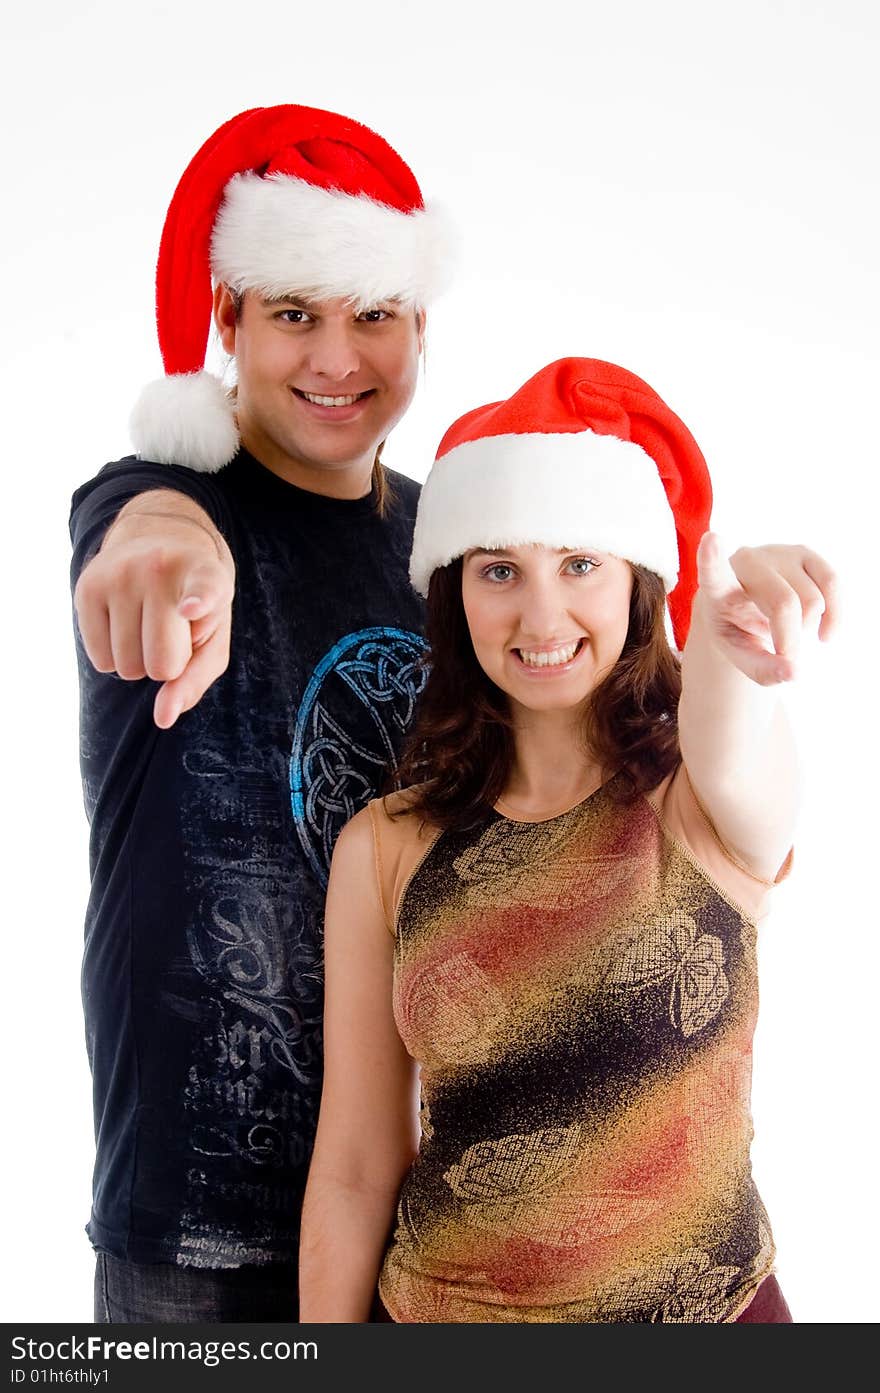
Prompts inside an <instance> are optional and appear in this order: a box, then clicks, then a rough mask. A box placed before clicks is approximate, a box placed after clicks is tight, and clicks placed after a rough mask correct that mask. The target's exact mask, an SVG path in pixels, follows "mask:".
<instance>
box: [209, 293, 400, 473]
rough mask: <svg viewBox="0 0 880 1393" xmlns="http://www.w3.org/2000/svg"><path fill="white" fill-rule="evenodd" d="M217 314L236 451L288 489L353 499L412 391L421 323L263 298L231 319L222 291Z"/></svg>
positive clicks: (247, 299) (391, 308) (395, 312)
mask: <svg viewBox="0 0 880 1393" xmlns="http://www.w3.org/2000/svg"><path fill="white" fill-rule="evenodd" d="M214 314H215V319H216V323H217V327H218V330H219V332H220V339H221V342H222V344H223V347H224V349H225V350H226V352H227V353H229V354H232V355H234V357H235V360H236V368H237V374H238V393H237V400H236V414H237V417H238V425H239V431H240V434H241V439H242V443H243V444H244V445H245V447H246V448H247V449H248V450H249V451H250V452H251V454H253V455H254V456H255V458H257V459H258V460H260V462H261V463H262V464H264V465H266V467H267V468H269V469H272V470H273V472H275V473H276V474H280V475H281V476H282V477H283V478H286V479H288V480H289V481H290V482H291V483H295V484H299V485H300V486H301V487H305V488H309V489H311V490H312V491H314V492H318V493H328V494H331V495H334V496H337V497H358V496H360V495H361V494H363V493H364V492H365V491H366V489H367V487H368V483H369V475H370V471H371V469H372V466H373V460H374V458H375V454H376V449H377V447H378V445H379V444H380V442H381V441H383V440H384V439H385V438H386V436H387V435H388V434H389V432H390V431H391V430H392V429H393V428H394V426H395V425H396V424H397V422H398V421H399V420H400V418H401V416H402V415H403V414H404V412H405V411H406V409H407V407H408V406H409V404H410V402H411V401H412V398H413V394H414V392H415V388H416V381H417V378H418V365H419V354H420V352H421V346H422V333H423V323H424V321H423V318H422V316H421V314H420V313H419V312H417V311H416V310H415V309H413V308H412V307H403V306H402V305H399V304H397V303H395V302H394V301H393V300H388V301H383V302H382V303H381V304H380V305H376V306H375V307H373V308H371V309H368V310H364V311H360V312H358V311H356V310H354V309H353V308H352V306H351V304H349V303H348V302H346V301H344V300H341V299H334V300H323V301H321V302H319V303H316V302H307V301H305V300H302V299H297V298H291V299H285V300H264V299H262V298H261V297H260V296H259V295H258V294H256V292H252V291H247V292H246V293H245V295H244V299H243V301H242V303H241V306H240V310H239V312H238V314H236V309H235V304H234V302H233V300H232V296H231V295H230V293H229V291H228V290H227V289H226V287H225V286H218V288H217V291H216V293H215V296H214Z"/></svg>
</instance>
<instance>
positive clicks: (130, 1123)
mask: <svg viewBox="0 0 880 1393" xmlns="http://www.w3.org/2000/svg"><path fill="white" fill-rule="evenodd" d="M443 243H444V233H443V229H442V227H441V225H440V222H439V219H438V218H437V217H436V215H435V214H432V213H431V212H430V211H427V210H426V209H425V207H424V204H423V201H422V197H421V193H420V191H419V188H418V185H417V183H416V181H415V179H414V177H413V175H412V173H411V172H410V170H409V169H408V168H407V166H406V165H405V164H404V163H403V161H402V160H401V159H400V158H399V156H397V155H396V153H395V152H394V151H393V150H392V149H391V148H390V147H389V146H388V145H387V144H386V143H385V142H384V141H383V140H381V138H380V137H379V136H377V135H375V134H374V133H373V132H371V131H369V130H367V129H366V128H365V127H363V126H360V125H358V124H356V123H355V122H352V121H348V120H346V119H345V118H343V117H340V116H335V115H333V114H332V113H328V112H322V111H314V110H310V109H308V108H304V107H297V106H281V107H274V108H265V109H257V110H254V111H249V112H245V113H243V114H242V115H240V116H237V117H235V118H233V119H232V120H231V121H229V122H227V123H226V125H224V126H222V127H221V128H220V130H219V131H217V132H216V133H215V134H214V135H213V136H212V137H211V138H210V139H209V140H208V141H207V142H206V144H205V145H204V146H203V147H202V149H201V150H200V151H199V152H198V154H197V155H196V156H195V158H194V159H193V161H192V162H191V164H190V165H189V167H188V168H187V170H186V172H185V173H184V175H183V178H182V179H181V181H180V184H179V185H178V188H177V191H176V193H175V195H174V198H173V200H172V203H171V206H170V208H169V211H168V216H167V219H166V223H165V229H164V232H163V237H162V243H161V249H160V254H159V263H158V270H157V325H158V332H159V341H160V346H161V348H162V354H163V361H164V364H165V369H166V373H167V376H166V378H165V379H164V380H162V381H161V382H160V383H158V384H154V385H153V387H151V388H148V389H147V392H146V393H145V394H144V397H143V398H142V400H141V402H140V404H139V406H138V407H137V409H136V411H135V415H134V417H133V421H132V429H133V434H134V435H135V443H136V445H137V447H138V456H137V457H128V458H126V459H123V460H121V461H119V462H118V463H116V464H111V465H108V466H106V467H105V468H104V469H103V470H102V471H101V472H100V473H99V474H98V475H97V476H96V478H94V479H92V480H91V481H90V482H89V483H88V484H86V485H84V486H83V487H82V488H81V489H79V490H78V492H77V493H76V494H75V496H74V500H73V509H72V514H71V536H72V539H73V544H74V557H73V579H74V582H75V607H76V614H77V621H78V653H79V662H80V676H81V688H82V704H81V726H82V769H83V780H84V790H85V799H86V807H87V811H88V812H89V815H90V819H91V824H92V839H91V863H92V893H91V897H90V901H89V907H88V913H87V921H86V947H85V961H84V977H83V981H84V1000H85V1010H86V1026H87V1037H88V1046H89V1055H90V1061H91V1065H92V1071H93V1077H94V1095H95V1109H96V1136H97V1160H96V1167H95V1181H94V1201H93V1208H92V1216H91V1220H90V1223H89V1225H88V1233H89V1235H90V1237H91V1240H92V1243H93V1245H94V1247H95V1248H96V1250H97V1255H98V1261H97V1272H96V1284H95V1297H96V1311H95V1319H96V1320H99V1321H116V1322H122V1321H160V1320H162V1321H196V1320H219V1321H244V1320H291V1319H296V1313H297V1307H296V1266H295V1264H296V1255H297V1241H298V1225H299V1209H300V1202H301V1195H302V1191H303V1188H304V1184H305V1178H306V1171H307V1166H308V1160H309V1155H310V1150H311V1144H312V1137H313V1132H314V1126H315V1118H316V1114H317V1105H318V1100H319V1090H320V1080H321V1038H320V1022H321V1004H322V985H321V984H322V960H321V918H322V907H323V897H324V886H325V883H326V876H327V868H328V864H329V858H330V854H331V851H332V847H333V843H334V840H335V837H336V835H337V833H338V831H339V830H340V828H341V827H342V826H343V824H344V823H345V822H346V821H347V820H348V818H349V817H350V816H351V815H352V814H353V813H354V812H355V811H356V810H357V809H358V808H359V807H361V806H362V805H363V804H364V803H365V802H366V801H367V799H368V798H370V797H372V796H373V795H374V794H375V793H376V791H377V790H378V789H379V788H380V787H381V785H382V783H383V780H384V777H385V774H386V771H387V767H388V765H389V762H390V761H391V759H392V758H393V755H394V752H395V750H396V748H397V746H398V743H399V739H400V736H401V735H402V733H403V731H404V730H405V728H406V726H407V724H408V721H409V718H410V715H411V712H412V707H413V703H414V700H415V698H416V696H417V694H418V691H419V688H420V685H421V680H422V678H421V669H420V665H419V659H420V656H421V653H422V650H423V643H422V640H421V638H420V629H421V618H422V616H421V610H420V606H419V603H418V601H417V598H416V596H415V595H414V593H413V592H412V591H411V589H410V587H409V584H408V581H407V563H408V556H409V550H410V543H411V536H412V527H413V522H414V516H415V508H416V501H417V495H418V488H417V486H416V485H415V484H414V483H413V482H412V481H411V480H409V479H405V478H404V477H403V476H400V475H394V474H390V473H389V472H388V471H385V470H384V469H383V467H382V465H381V463H380V462H379V452H380V450H381V446H382V443H383V441H384V440H385V439H386V437H387V435H388V433H389V431H390V430H391V429H392V428H393V426H394V425H395V424H396V423H397V421H398V420H399V419H400V417H401V416H402V415H403V413H404V412H405V410H406V409H407V407H408V405H409V403H410V401H411V399H412V395H413V392H414V389H415V384H416V376H417V370H418V362H419V354H420V352H421V347H422V337H423V333H424V306H425V304H426V302H427V300H428V299H429V297H430V295H431V293H432V292H433V290H434V289H435V288H436V282H437V280H438V271H442V268H443V264H444V261H445V253H444V247H443ZM212 286H213V288H212ZM212 314H213V319H214V323H215V325H216V328H217V331H218V333H219V336H220V340H221V343H222V345H223V348H224V349H225V350H226V352H227V353H228V354H229V355H231V357H233V358H234V359H235V367H236V378H237V383H236V387H235V389H234V392H233V393H232V394H227V392H226V391H225V390H224V388H223V387H222V386H221V384H220V383H219V382H218V381H217V380H216V379H215V378H212V377H210V376H209V375H208V374H206V373H205V372H203V371H201V369H202V366H203V362H204V353H205V345H206V339H207V334H208V330H209V326H210V319H211V315H212Z"/></svg>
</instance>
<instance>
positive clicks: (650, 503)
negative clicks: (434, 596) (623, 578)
mask: <svg viewBox="0 0 880 1393" xmlns="http://www.w3.org/2000/svg"><path fill="white" fill-rule="evenodd" d="M529 544H534V545H537V546H545V547H585V548H590V547H595V548H596V550H597V551H605V552H609V553H610V554H611V555H613V556H620V557H622V558H623V559H624V560H626V561H632V562H634V563H635V564H636V565H639V566H645V567H647V569H648V570H650V571H655V572H656V573H657V574H658V575H659V576H661V577H662V578H663V581H664V583H665V585H666V590H667V592H669V591H670V590H673V589H674V588H675V584H676V581H677V579H678V542H677V538H676V531H675V518H674V516H673V513H672V509H671V508H670V506H669V500H668V499H667V497H666V490H665V489H664V487H663V484H662V482H661V479H660V475H659V474H658V472H657V465H656V463H655V462H654V460H653V459H652V458H651V456H650V455H648V454H647V453H646V451H644V450H643V449H642V447H641V446H640V445H635V444H634V443H633V442H632V441H628V440H620V439H618V437H617V436H614V435H597V434H596V432H595V431H591V430H584V431H575V432H572V433H570V434H569V433H562V432H560V433H554V434H539V433H535V434H531V433H530V434H527V435H495V436H483V437H481V438H480V439H478V440H468V441H465V442H463V443H462V444H461V445H456V446H455V447H454V448H453V449H451V450H450V451H449V453H448V454H446V455H443V456H442V457H441V458H440V459H438V460H436V461H435V463H434V466H433V468H432V470H431V473H430V474H429V475H428V479H427V482H426V483H425V486H424V488H423V489H422V494H421V498H420V499H419V508H418V514H417V516H416V527H415V535H414V537H413V550H412V556H411V559H410V572H409V573H410V579H411V581H412V583H413V585H414V586H415V588H416V590H418V592H419V593H420V594H421V595H427V593H428V582H429V581H430V579H431V575H432V573H433V572H434V571H435V570H437V568H438V567H440V566H446V565H448V563H449V562H450V561H453V560H454V559H455V558H456V557H457V556H463V555H464V553H465V552H466V551H470V550H471V548H472V547H486V548H487V549H489V550H492V549H495V548H501V547H512V546H527V545H529Z"/></svg>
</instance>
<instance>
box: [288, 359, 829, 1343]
mask: <svg viewBox="0 0 880 1393" xmlns="http://www.w3.org/2000/svg"><path fill="white" fill-rule="evenodd" d="M710 505H711V491H710V484H709V478H708V474H707V471H706V466H705V462H704V460H703V458H702V455H701V454H700V451H699V449H698V447H697V445H696V443H695V442H694V440H693V438H692V437H691V435H690V434H689V432H688V431H687V429H686V428H685V426H684V425H683V424H682V422H681V421H680V420H679V419H678V418H677V417H676V416H675V415H674V414H673V413H672V412H671V411H670V410H669V409H668V407H666V406H665V404H664V403H663V402H662V401H661V400H660V399H659V398H658V397H657V396H656V394H655V393H654V392H653V391H652V390H651V389H650V388H649V387H648V386H647V385H646V384H645V383H644V382H642V381H640V379H638V378H636V377H634V376H633V375H632V374H630V373H627V372H625V371H624V370H623V369H620V368H616V367H613V366H612V365H610V364H606V363H600V362H596V361H594V360H588V359H567V360H563V361H561V362H559V363H555V364H552V365H551V366H550V367H549V368H545V369H544V370H543V371H542V372H540V373H538V374H537V375H536V376H535V377H534V378H532V379H531V380H530V381H529V382H528V383H526V384H525V386H524V387H522V388H521V389H520V390H519V391H518V392H517V393H515V394H514V396H513V397H511V398H510V399H509V400H508V401H506V402H501V403H496V404H494V405H492V406H489V407H484V408H481V409H479V410H477V411H474V412H471V413H469V414H468V415H467V416H465V417H463V418H462V420H461V421H459V422H457V423H456V424H455V425H454V426H453V427H452V429H451V430H450V431H449V432H448V433H447V436H446V437H445V438H444V441H443V443H442V445H441V448H440V451H439V454H438V459H437V462H436V463H435V465H434V469H433V471H432V474H431V476H430V478H429V480H428V482H427V484H426V486H425V489H424V491H423V494H422V499H421V503H420V508H419V516H418V522H417V526H416V535H415V541H414V548H413V557H412V565H411V575H412V578H413V582H414V584H415V585H416V587H417V588H418V589H420V590H422V591H423V593H424V592H425V591H427V595H428V638H429V644H430V650H431V663H432V666H431V673H430V677H429V680H428V684H427V687H426V690H425V693H424V696H423V699H422V705H421V708H420V713H419V717H418V720H417V724H416V728H415V730H414V732H413V735H412V739H411V741H410V744H409V746H408V751H407V752H406V754H405V757H404V761H403V770H402V772H403V776H404V781H405V782H406V783H408V784H409V785H410V787H408V788H406V789H405V791H404V792H403V793H400V794H395V795H393V796H392V797H390V798H388V799H386V800H385V801H384V802H382V801H377V802H375V803H373V804H371V805H370V806H369V808H368V809H365V810H364V811H363V812H362V813H360V814H359V815H358V816H357V817H355V818H354V819H353V821H352V822H351V823H350V824H349V825H348V827H347V828H346V829H345V830H344V831H343V833H342V836H341V837H340V839H339V842H338V844H337V847H336V852H335V855H334V859H333V869H332V875H331V880H330V888H329V892H328V901H327V917H326V972H327V1002H326V1014H325V1032H326V1065H325V1067H326V1075H325V1085H324V1094H323V1098H322V1104H321V1115H320V1122H319V1126H318V1133H317V1140H316V1146H315V1153H314V1159H313V1163H312V1169H311V1173H310V1176H309V1183H308V1189H307V1194H306V1202H305V1210H304V1223H303V1237H302V1248H301V1301H302V1306H301V1312H302V1319H303V1320H304V1321H366V1320H368V1319H369V1316H370V1309H371V1302H372V1299H373V1294H374V1289H375V1286H376V1281H377V1276H378V1277H379V1292H380V1295H381V1299H382V1302H383V1303H384V1309H385V1310H387V1312H388V1314H389V1317H390V1319H392V1320H395V1321H405V1322H420V1321H453V1322H462V1321H493V1322H498V1321H501V1322H504V1321H511V1322H516V1321H531V1322H541V1321H574V1322H599V1321H601V1322H607V1321H629V1322H633V1321H636V1322H645V1321H680V1322H681V1321H684V1322H709V1323H717V1322H730V1321H736V1320H746V1321H764V1322H770V1321H788V1320H790V1319H791V1317H790V1315H789V1313H788V1310H787V1307H786V1305H785V1302H784V1299H783V1298H782V1296H781V1293H780V1292H779V1289H778V1286H777V1284H776V1281H775V1278H774V1277H773V1276H772V1265H773V1258H774V1248H773V1240H772V1237H771V1234H770V1227H769V1224H768V1221H767V1216H766V1214H765V1212H764V1209H763V1206H762V1204H761V1201H760V1198H759V1196H758V1193H757V1191H756V1189H755V1186H754V1184H753V1182H752V1179H751V1171H750V1166H749V1142H750V1140H751V1119H750V1115H749V1082H750V1060H751V1042H752V1034H753V1030H754V1025H755V1018H756V1012H757V983H756V972H755V936H756V922H757V920H758V919H759V918H760V917H761V915H762V914H763V913H764V911H765V907H766V898H767V892H768V889H769V887H770V886H771V885H772V884H773V883H775V882H776V881H777V880H778V879H779V878H780V877H781V875H782V874H783V873H784V870H785V868H786V866H787V852H788V848H789V844H790V838H791V831H792V823H793V817H794V811H795V801H796V792H795V785H796V765H795V757H794V752H793V748H792V742H791V739H790V737H789V733H788V728H787V726H786V724H785V720H784V717H783V716H782V714H781V711H780V707H779V703H778V700H777V694H776V689H777V686H778V684H780V683H783V682H785V681H788V680H789V679H790V678H791V677H792V676H793V674H794V670H795V660H796V653H797V647H798V641H799V637H800V634H801V631H802V630H803V629H804V628H805V627H811V626H814V625H815V623H816V622H817V621H818V620H819V616H820V615H821V621H820V622H819V624H818V631H819V636H820V637H821V638H825V637H827V635H828V634H829V632H830V630H831V626H832V623H833V618H834V613H833V610H834V606H833V593H834V577H833V574H832V573H831V571H830V569H829V567H828V566H827V565H826V563H825V562H824V561H822V560H821V558H819V557H818V556H816V555H815V553H813V552H810V551H808V550H806V549H805V548H803V547H790V546H767V547H758V548H751V549H744V550H741V551H738V552H737V553H736V554H735V555H734V556H733V557H732V558H731V560H730V563H728V562H727V561H726V560H725V559H724V558H723V557H722V555H721V553H720V550H719V544H718V541H717V538H716V537H715V536H714V535H713V534H712V533H707V532H706V528H707V526H708V521H709V512H710ZM666 594H668V595H669V611H670V615H671V619H672V625H673V630H674V635H675V638H676V642H677V644H678V646H679V647H680V648H681V647H683V649H684V652H683V655H682V659H681V663H680V664H679V660H678V658H677V657H676V655H675V654H674V653H673V651H672V649H671V648H670V646H669V643H668V641H667V638H666V632H665V626H664V620H665V596H666ZM689 626H690V632H689V633H688V629H689ZM686 636H687V642H686V644H685V637H686ZM417 1074H420V1079H421V1105H422V1108H421V1128H420V1127H419V1120H418V1115H417V1101H416V1100H417V1090H418V1084H417ZM420 1131H421V1137H420ZM401 1187H402V1188H401ZM395 1212H396V1225H394V1217H395ZM389 1235H390V1236H389ZM380 1269H381V1272H380ZM380 1318H382V1317H381V1316H380Z"/></svg>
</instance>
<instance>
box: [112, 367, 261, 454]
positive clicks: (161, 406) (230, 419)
mask: <svg viewBox="0 0 880 1393" xmlns="http://www.w3.org/2000/svg"><path fill="white" fill-rule="evenodd" d="M234 410H235V408H234V404H233V401H232V398H231V397H230V396H229V394H228V392H227V391H226V388H225V387H224V386H223V383H222V382H221V381H220V379H219V378H218V377H214V376H213V374H212V373H209V372H191V373H176V374H174V375H173V376H171V377H160V378H159V379H158V380H157V381H156V382H151V383H149V385H148V386H147V387H145V388H144V390H143V391H142V392H141V395H140V397H139V398H138V401H137V403H136V405H135V408H134V410H133V411H132V413H131V417H130V420H129V430H130V433H131V438H132V442H133V444H134V447H135V450H136V451H137V453H138V456H139V457H140V458H141V459H147V460H155V461H156V463H157V464H183V465H186V466H187V468H188V469H197V470H199V472H200V473H202V474H215V473H216V472H217V470H218V469H222V468H223V466H224V465H225V464H228V463H229V461H230V460H231V459H232V457H233V455H234V454H235V452H236V451H237V449H238V445H239V438H238V426H237V425H236V423H235V415H234Z"/></svg>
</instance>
